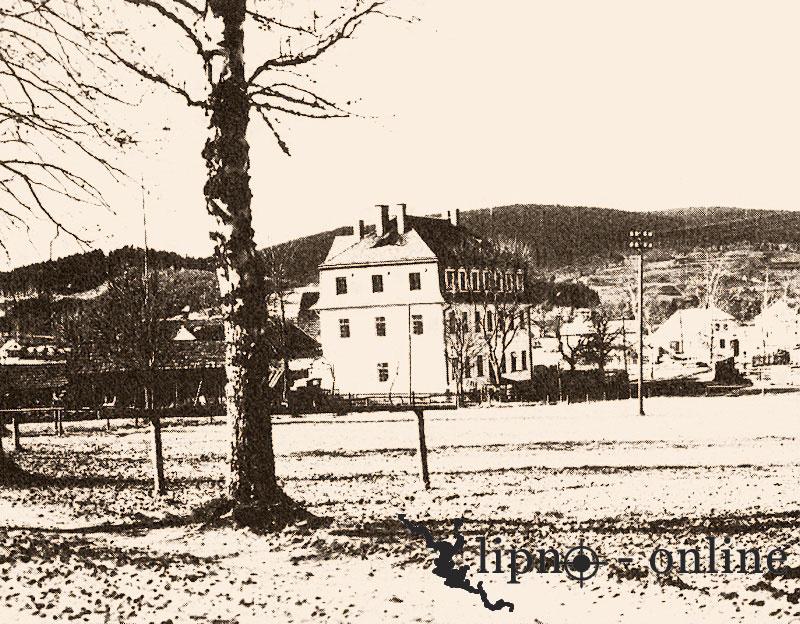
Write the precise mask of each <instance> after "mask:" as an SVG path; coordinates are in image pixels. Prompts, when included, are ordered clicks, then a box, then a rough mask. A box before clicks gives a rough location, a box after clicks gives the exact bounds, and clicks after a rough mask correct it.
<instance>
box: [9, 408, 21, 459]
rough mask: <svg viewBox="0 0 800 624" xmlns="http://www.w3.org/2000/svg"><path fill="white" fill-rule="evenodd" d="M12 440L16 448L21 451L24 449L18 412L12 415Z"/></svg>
mask: <svg viewBox="0 0 800 624" xmlns="http://www.w3.org/2000/svg"><path fill="white" fill-rule="evenodd" d="M11 440H12V443H13V445H14V450H15V451H16V452H19V451H21V450H22V444H20V441H19V418H18V417H17V415H16V414H14V416H12V417H11Z"/></svg>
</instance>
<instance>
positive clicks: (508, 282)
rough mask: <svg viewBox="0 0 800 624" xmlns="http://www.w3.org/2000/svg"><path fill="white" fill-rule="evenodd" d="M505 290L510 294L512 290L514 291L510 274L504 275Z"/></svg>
mask: <svg viewBox="0 0 800 624" xmlns="http://www.w3.org/2000/svg"><path fill="white" fill-rule="evenodd" d="M506 290H507V291H508V292H511V291H512V290H514V281H513V279H512V276H511V273H510V272H507V273H506Z"/></svg>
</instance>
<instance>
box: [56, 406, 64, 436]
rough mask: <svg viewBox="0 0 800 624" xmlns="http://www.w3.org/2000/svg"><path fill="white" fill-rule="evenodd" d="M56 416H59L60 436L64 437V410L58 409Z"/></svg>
mask: <svg viewBox="0 0 800 624" xmlns="http://www.w3.org/2000/svg"><path fill="white" fill-rule="evenodd" d="M56 414H57V415H58V435H60V436H63V435H64V408H63V407H57V408H56Z"/></svg>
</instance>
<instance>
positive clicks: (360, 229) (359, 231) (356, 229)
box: [353, 219, 365, 240]
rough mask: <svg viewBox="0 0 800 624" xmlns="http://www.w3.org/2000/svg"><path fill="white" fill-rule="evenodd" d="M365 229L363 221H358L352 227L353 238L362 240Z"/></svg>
mask: <svg viewBox="0 0 800 624" xmlns="http://www.w3.org/2000/svg"><path fill="white" fill-rule="evenodd" d="M364 234H365V228H364V219H359V220H358V221H357V222H356V224H355V225H354V226H353V236H355V237H356V238H357V239H358V240H361V239H362V238H364Z"/></svg>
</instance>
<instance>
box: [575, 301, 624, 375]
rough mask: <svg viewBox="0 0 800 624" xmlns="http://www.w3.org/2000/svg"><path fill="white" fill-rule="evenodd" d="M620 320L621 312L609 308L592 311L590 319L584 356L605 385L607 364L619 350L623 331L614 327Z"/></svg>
mask: <svg viewBox="0 0 800 624" xmlns="http://www.w3.org/2000/svg"><path fill="white" fill-rule="evenodd" d="M619 319H620V311H619V310H615V309H612V308H609V307H602V306H601V307H598V308H595V309H594V310H592V313H591V316H590V317H589V324H590V333H589V335H588V337H587V339H586V341H585V344H584V345H583V349H582V355H583V358H584V360H585V361H586V362H587V363H588V364H590V365H593V366H594V367H595V368H596V369H597V373H598V377H599V378H600V381H601V383H605V371H606V364H607V363H608V362H609V360H610V359H611V354H612V353H613V352H614V351H617V350H619V349H620V348H621V347H620V344H619V338H620V336H622V333H623V329H622V326H621V324H620V326H619V327H614V322H615V321H618V320H619Z"/></svg>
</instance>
